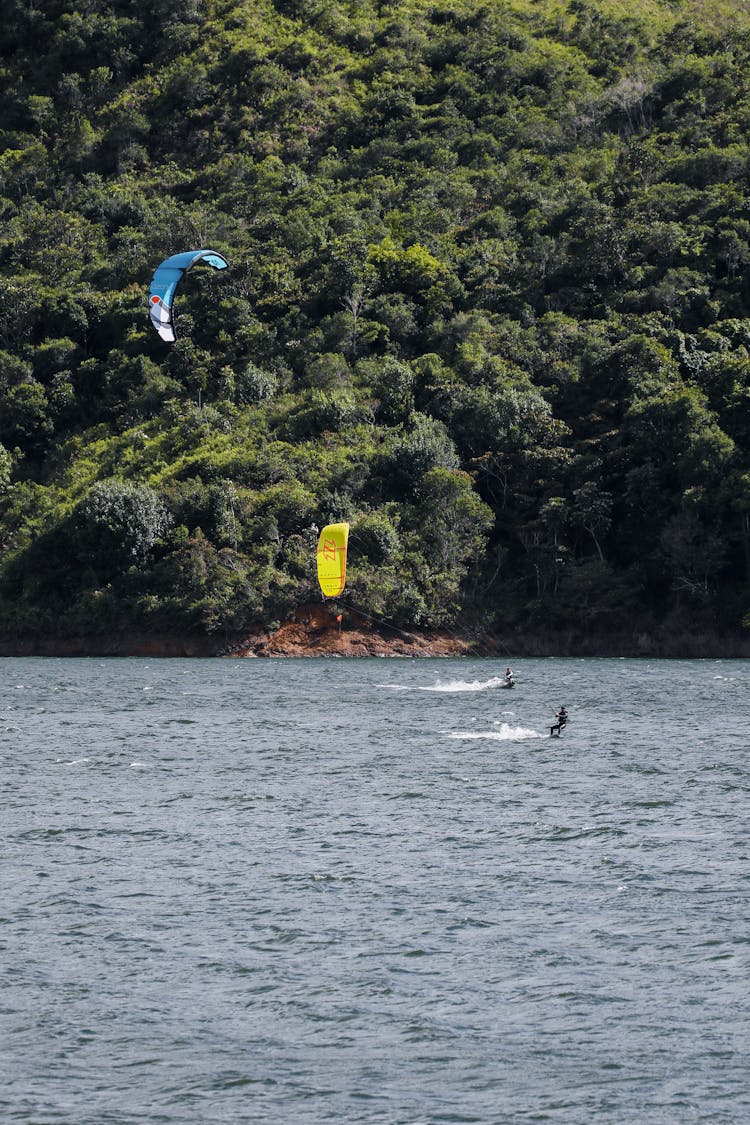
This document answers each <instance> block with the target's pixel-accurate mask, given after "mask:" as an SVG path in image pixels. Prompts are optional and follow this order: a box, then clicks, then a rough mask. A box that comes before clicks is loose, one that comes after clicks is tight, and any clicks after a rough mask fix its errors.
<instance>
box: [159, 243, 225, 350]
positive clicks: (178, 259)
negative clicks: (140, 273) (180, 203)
mask: <svg viewBox="0 0 750 1125" xmlns="http://www.w3.org/2000/svg"><path fill="white" fill-rule="evenodd" d="M198 262H205V263H206V265H209V266H213V267H214V269H216V270H225V269H226V268H227V266H228V264H229V263H228V262H227V260H226V258H223V257H222V256H221V254H218V253H217V252H216V250H186V251H185V252H184V253H183V254H173V255H172V257H171V258H165V259H164V261H163V262H162V263H161V265H160V266H157V268H156V271H155V273H154V276H153V277H152V278H151V288H150V290H149V295H148V307H149V312H150V314H151V323H152V324H153V326H154V328H155V329H156V331H157V332H158V333H159V335H160V336H161V338H162V340H166V342H167V343H168V344H173V343H174V341H175V340H176V339H177V337H176V336H175V331H174V320H173V317H172V304H173V302H174V295H175V291H176V289H177V286H178V285H179V284H180V282H181V281H182V279H183V277H184V276H185V274H186V273H187V271H188V270H189V269H192V268H193V266H194V265H196V264H197V263H198Z"/></svg>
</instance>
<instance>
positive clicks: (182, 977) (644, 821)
mask: <svg viewBox="0 0 750 1125" xmlns="http://www.w3.org/2000/svg"><path fill="white" fill-rule="evenodd" d="M504 667H505V664H504V662H503V663H502V666H501V665H500V663H499V662H498V661H492V660H480V659H476V660H377V659H370V660H328V661H326V660H278V661H264V660H195V659H192V660H146V659H109V660H97V659H90V660H83V659H82V660H78V659H67V660H56V659H43V658H26V659H7V658H6V659H3V660H0V674H1V676H2V685H3V688H2V693H0V755H1V759H2V774H1V775H0V776H1V777H2V781H1V784H2V807H3V823H4V826H5V827H4V833H3V863H2V870H3V884H4V894H3V898H2V901H0V944H1V945H2V960H1V961H0V966H1V968H0V972H1V973H2V996H1V999H0V1042H2V1045H3V1046H2V1058H3V1071H4V1078H5V1082H4V1086H3V1087H2V1088H0V1114H1V1116H2V1119H3V1120H5V1121H19V1122H27V1123H36V1122H39V1123H41V1122H44V1123H59V1122H65V1123H70V1125H73V1123H81V1122H86V1123H99V1122H101V1123H105V1122H112V1123H115V1122H116V1123H118V1125H127V1123H128V1122H149V1123H152V1122H153V1123H161V1122H169V1123H187V1122H190V1123H192V1122H196V1123H198V1122H201V1123H202V1122H241V1121H253V1122H274V1123H275V1122H279V1123H281V1122H284V1123H294V1122H301V1123H303V1122H304V1123H308V1122H309V1123H317V1122H320V1123H322V1122H337V1123H338V1122H342V1123H344V1122H346V1123H356V1122H387V1123H404V1125H407V1123H414V1125H417V1123H430V1125H431V1123H435V1125H437V1123H444V1122H445V1123H447V1122H524V1121H529V1122H531V1121H558V1122H571V1123H581V1122H588V1121H592V1122H593V1121H596V1122H624V1121H632V1122H670V1123H672V1122H678V1121H679V1122H693V1121H705V1122H709V1121H710V1122H742V1121H747V1120H748V1119H750V1087H749V1085H748V1077H747V1075H748V1061H749V1060H748V1049H749V1048H750V1001H749V1000H748V981H749V973H748V969H749V968H750V932H749V930H748V891H749V890H750V879H749V877H748V870H749V868H748V838H749V835H750V809H749V805H748V794H749V791H750V769H749V767H748V744H749V740H748V735H747V733H746V730H745V726H744V711H745V707H746V701H747V699H748V691H749V689H750V662H748V661H634V660H592V659H587V660H574V659H545V660H524V661H520V662H518V663H516V664H515V665H514V669H515V672H516V676H517V680H518V685H517V687H516V688H515V689H513V690H512V691H508V690H505V689H503V688H502V687H501V683H502V680H501V674H502V672H503V671H504ZM563 703H564V704H565V705H566V706H567V708H568V710H569V712H570V716H571V719H570V724H569V726H568V727H567V728H566V730H565V731H564V733H563V736H562V737H561V738H560V739H551V738H550V737H549V725H550V724H551V722H552V721H553V714H554V711H555V710H557V709H558V708H559V706H560V705H561V704H563Z"/></svg>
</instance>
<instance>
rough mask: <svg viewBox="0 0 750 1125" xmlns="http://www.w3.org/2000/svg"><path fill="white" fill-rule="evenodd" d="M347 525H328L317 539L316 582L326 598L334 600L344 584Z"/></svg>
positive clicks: (347, 539)
mask: <svg viewBox="0 0 750 1125" xmlns="http://www.w3.org/2000/svg"><path fill="white" fill-rule="evenodd" d="M348 542H349V524H348V523H329V524H328V526H327V527H324V528H323V530H322V531H321V533H320V538H319V539H318V582H320V588H321V590H322V591H323V593H324V595H325V596H326V597H327V598H335V597H336V595H337V594H340V593H341V591H342V590H343V589H344V585H345V583H346V547H347V543H348Z"/></svg>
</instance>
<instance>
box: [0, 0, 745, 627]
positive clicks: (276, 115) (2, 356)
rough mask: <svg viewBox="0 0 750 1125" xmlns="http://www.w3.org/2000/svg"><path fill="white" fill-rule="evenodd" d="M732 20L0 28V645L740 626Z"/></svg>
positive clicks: (624, 17)
mask: <svg viewBox="0 0 750 1125" xmlns="http://www.w3.org/2000/svg"><path fill="white" fill-rule="evenodd" d="M724 7H726V8H727V9H728V13H729V15H730V16H731V19H730V20H727V19H726V18H725V17H726V15H727V12H725V10H724ZM736 8H737V5H735V4H728V5H726V6H722V4H721V3H716V4H713V5H711V4H697V3H696V4H694V5H693V4H690V3H688V2H687V0H671V2H669V3H667V0H664V2H657V0H652V2H651V3H648V2H646V0H644V2H643V3H641V4H631V5H617V4H614V3H605V2H604V0H602V2H601V3H599V4H596V3H594V2H587V0H569V2H568V3H567V4H564V3H552V2H549V3H546V2H543V0H538V2H533V0H526V2H523V0H509V2H508V3H507V4H501V3H498V2H496V0H485V2H482V0H432V2H430V0H397V2H394V3H384V2H379V0H347V2H338V0H336V2H334V0H275V3H271V0H252V3H250V2H249V0H248V2H240V0H154V3H153V4H150V5H148V6H147V7H146V8H143V9H142V10H140V9H137V7H136V6H134V5H133V4H132V3H126V2H124V0H114V2H107V3H105V2H104V0H75V2H73V0H48V2H47V3H45V4H44V5H41V4H40V5H39V6H36V5H35V4H34V3H33V0H32V2H28V0H2V2H1V3H0V13H1V14H2V22H3V28H4V35H3V41H2V44H1V45H0V91H1V93H2V102H3V107H4V112H3V117H2V122H1V124H2V131H0V545H1V547H2V553H1V555H0V631H1V632H4V633H5V634H6V635H21V634H29V633H34V632H45V633H50V632H58V633H71V632H76V633H95V632H98V631H102V630H106V629H111V628H114V627H117V628H123V627H130V628H133V629H139V630H159V631H164V630H171V631H175V630H196V631H214V630H223V631H232V632H233V631H239V630H242V629H243V628H245V627H247V626H248V625H249V624H250V623H251V622H252V621H255V620H264V621H266V622H267V623H272V622H274V621H279V620H281V619H283V618H284V617H285V616H286V615H287V614H288V613H289V612H290V611H291V610H292V609H293V608H294V607H295V606H297V605H299V604H301V603H304V602H305V601H307V600H309V599H310V598H311V597H317V596H319V595H318V594H317V593H316V586H315V581H314V573H313V563H314V544H315V541H316V538H317V529H318V528H319V527H320V526H322V524H323V523H325V522H328V521H329V520H338V519H348V520H350V521H351V523H352V528H353V533H352V539H351V543H350V582H349V587H348V595H347V596H348V598H349V599H350V601H351V603H353V604H355V605H358V606H361V607H363V608H364V609H365V610H366V611H367V612H368V613H370V614H372V615H373V616H375V617H378V618H382V619H386V620H388V621H391V622H394V623H396V624H399V625H420V624H424V625H443V626H446V627H449V628H454V627H456V626H457V625H459V624H461V625H467V624H471V625H473V626H474V627H476V628H484V629H492V628H507V627H508V626H516V627H521V626H523V627H526V628H533V627H535V626H536V625H538V624H539V623H541V622H544V623H545V627H552V628H553V629H554V628H563V627H567V626H570V625H571V624H573V625H575V626H577V627H579V628H582V629H587V630H590V631H599V632H601V633H604V632H605V631H606V632H612V631H618V630H620V631H622V630H639V629H647V628H648V629H650V628H652V627H653V623H654V622H655V621H658V622H661V623H662V627H663V628H675V627H678V626H679V627H684V626H685V625H689V626H691V627H702V628H706V627H709V628H735V627H739V626H740V624H741V622H742V619H743V616H744V615H745V614H746V613H747V612H748V609H750V594H749V592H748V590H749V588H748V580H749V579H750V465H749V464H748V452H749V451H750V321H749V320H748V318H747V314H748V301H749V300H750V289H749V286H748V265H749V263H750V209H749V208H748V184H749V180H750V144H749V143H748V136H749V135H750V34H749V33H748V30H747V28H743V26H742V24H741V22H740V18H741V16H740V15H738V13H737V11H736ZM733 9H734V10H733ZM746 22H747V21H746ZM199 246H212V247H214V248H215V249H217V250H219V251H220V252H221V253H223V254H225V255H226V257H227V258H228V260H229V262H230V266H231V268H230V270H228V271H226V272H225V273H222V274H218V273H215V272H214V271H212V270H210V269H200V268H197V269H196V270H194V271H193V273H192V274H191V275H190V277H189V281H188V282H187V283H186V284H185V285H184V286H183V288H182V291H181V294H180V296H179V297H178V326H177V327H178V335H179V340H178V342H177V344H175V345H174V346H172V347H168V346H166V345H164V344H163V343H162V342H161V341H160V340H159V339H158V337H157V336H156V334H155V333H154V332H153V330H152V328H151V326H150V324H149V322H148V315H147V309H146V293H147V288H148V281H149V279H150V276H151V273H152V271H153V269H154V267H155V266H156V265H157V264H158V262H159V261H160V260H161V259H162V258H163V257H165V256H167V255H168V254H170V253H174V252H176V251H179V250H184V249H190V248H194V247H199Z"/></svg>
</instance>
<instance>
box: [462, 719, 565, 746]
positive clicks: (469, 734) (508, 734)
mask: <svg viewBox="0 0 750 1125" xmlns="http://www.w3.org/2000/svg"><path fill="white" fill-rule="evenodd" d="M448 738H460V739H466V738H474V739H477V738H485V739H489V740H490V741H492V742H522V741H523V740H524V739H527V738H544V735H543V734H541V733H540V732H539V731H538V730H532V728H531V727H511V726H509V725H508V723H501V724H500V728H499V730H484V731H479V730H477V731H468V730H467V731H462V730H455V731H449V732H448Z"/></svg>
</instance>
